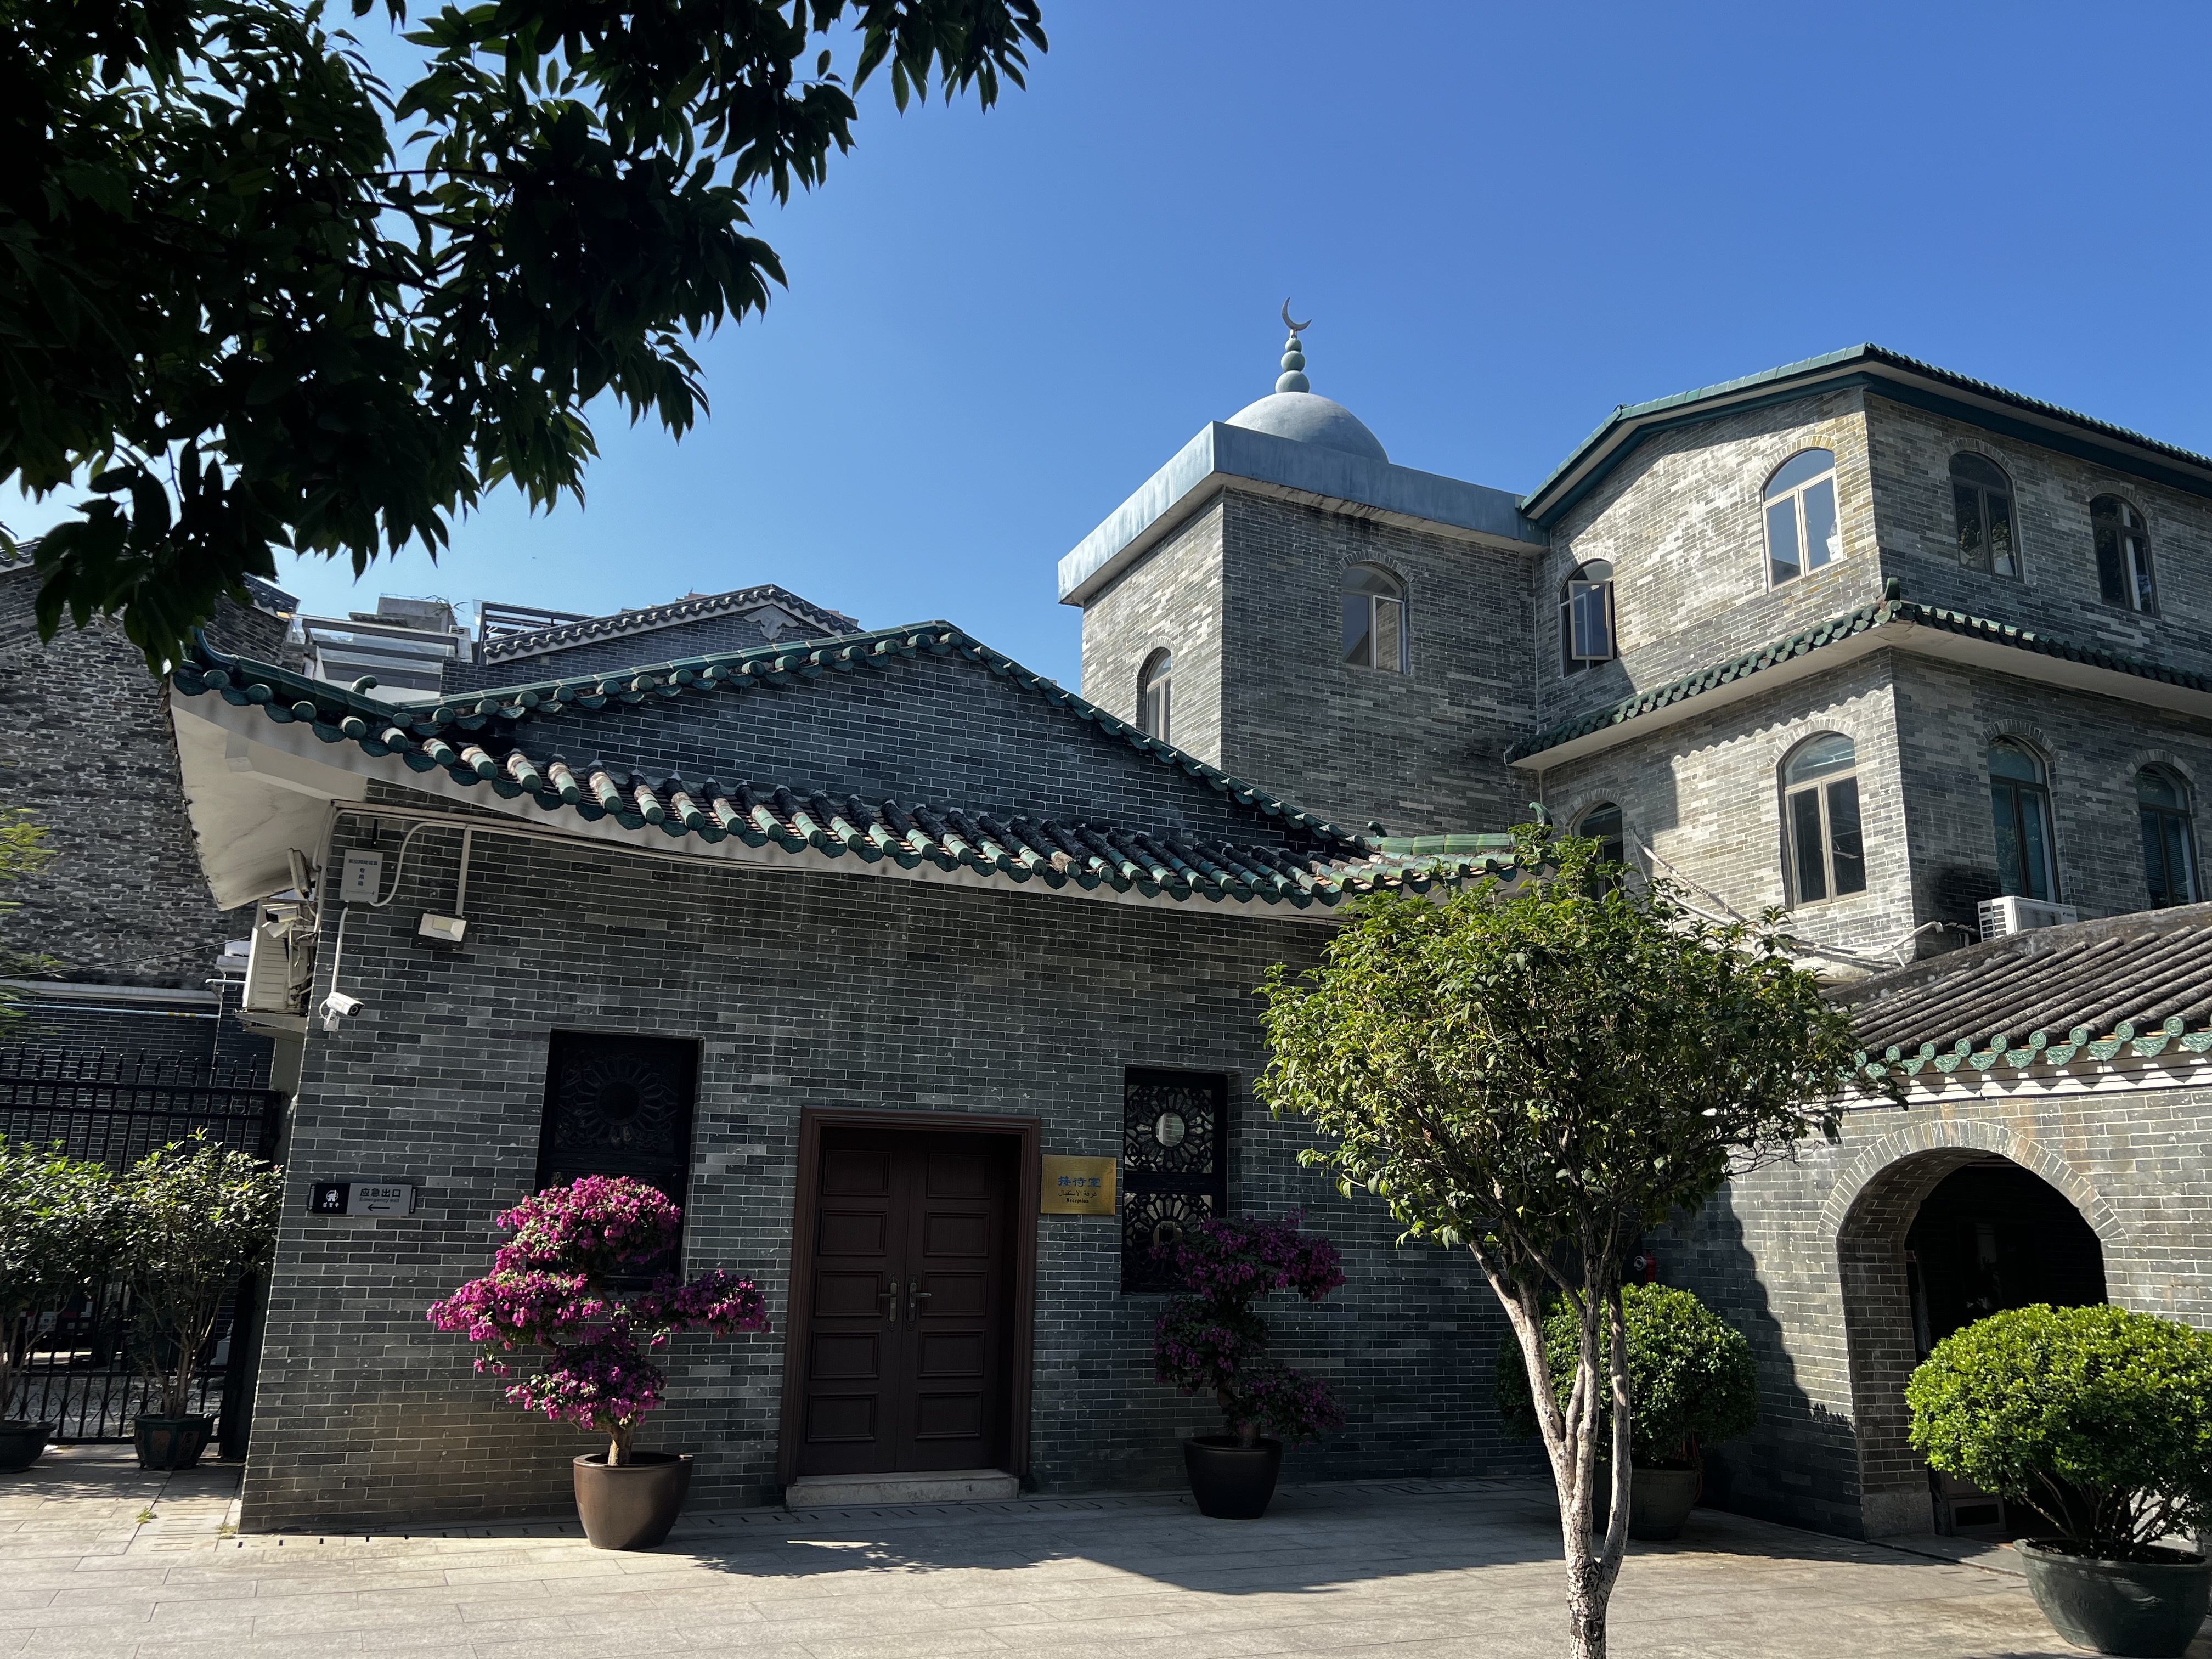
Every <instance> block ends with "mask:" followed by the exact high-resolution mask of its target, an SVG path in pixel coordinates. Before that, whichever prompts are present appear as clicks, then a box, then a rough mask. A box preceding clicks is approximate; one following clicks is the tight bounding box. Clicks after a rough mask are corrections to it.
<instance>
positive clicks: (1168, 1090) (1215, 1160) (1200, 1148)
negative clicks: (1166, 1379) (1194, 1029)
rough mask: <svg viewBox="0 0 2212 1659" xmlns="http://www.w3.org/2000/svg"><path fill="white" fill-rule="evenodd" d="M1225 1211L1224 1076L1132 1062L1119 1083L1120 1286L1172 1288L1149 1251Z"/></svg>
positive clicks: (1169, 1270)
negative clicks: (1167, 1070)
mask: <svg viewBox="0 0 2212 1659" xmlns="http://www.w3.org/2000/svg"><path fill="white" fill-rule="evenodd" d="M1228 1210H1229V1079H1227V1078H1226V1077H1225V1076H1223V1075H1221V1074H1220V1073H1215V1072H1160V1071H1154V1070H1152V1069H1151V1068H1150V1067H1147V1066H1130V1067H1129V1068H1128V1070H1127V1071H1126V1072H1124V1073H1122V1080H1121V1289H1122V1291H1123V1292H1124V1293H1125V1294H1127V1293H1128V1292H1130V1291H1171V1290H1173V1289H1175V1288H1176V1271H1175V1264H1174V1261H1173V1260H1172V1259H1169V1260H1162V1259H1161V1257H1160V1256H1159V1255H1155V1254H1154V1252H1155V1251H1157V1250H1158V1249H1161V1248H1162V1247H1163V1246H1172V1245H1174V1244H1176V1243H1180V1242H1181V1241H1182V1239H1183V1238H1185V1237H1188V1235H1190V1234H1192V1233H1194V1232H1196V1231H1198V1229H1199V1226H1200V1224H1201V1223H1203V1222H1205V1221H1207V1220H1210V1219H1212V1218H1214V1217H1216V1216H1220V1215H1225V1214H1226V1213H1228Z"/></svg>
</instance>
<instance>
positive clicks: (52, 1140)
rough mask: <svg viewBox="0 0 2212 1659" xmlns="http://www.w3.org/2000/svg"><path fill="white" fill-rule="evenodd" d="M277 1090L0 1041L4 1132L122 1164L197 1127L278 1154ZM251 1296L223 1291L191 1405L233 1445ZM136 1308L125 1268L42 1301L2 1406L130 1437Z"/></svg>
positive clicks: (1, 1414)
mask: <svg viewBox="0 0 2212 1659" xmlns="http://www.w3.org/2000/svg"><path fill="white" fill-rule="evenodd" d="M283 1103H284V1097H283V1096H282V1095H279V1094H276V1093H273V1092H271V1091H270V1090H269V1089H268V1088H267V1087H265V1086H264V1085H262V1084H261V1082H260V1080H259V1079H258V1078H257V1077H255V1076H254V1075H253V1073H252V1072H251V1071H248V1070H243V1069H235V1068H229V1067H222V1066H211V1065H208V1064H205V1063H202V1064H198V1065H188V1064H182V1063H179V1062H177V1061H174V1060H134V1059H130V1058H123V1057H118V1056H114V1055H107V1054H76V1053H70V1052H67V1051H56V1050H43V1051H42V1050H35V1049H21V1048H14V1049H0V1135H4V1136H6V1137H7V1138H8V1139H9V1140H11V1141H15V1142H17V1143H19V1144H21V1143H28V1144H31V1145H34V1146H60V1147H61V1149H62V1150H63V1151H64V1152H67V1153H68V1154H69V1155H70V1157H72V1158H90V1159H94V1160H96V1161H97V1162H100V1163H102V1164H106V1165H107V1166H108V1167H109V1168H110V1169H112V1170H125V1169H128V1168H129V1167H130V1166H131V1164H136V1163H137V1162H138V1161H139V1160H140V1159H142V1158H145V1157H146V1156H147V1155H148V1154H149V1153H150V1152H158V1151H159V1150H160V1149H161V1148H162V1147H163V1146H167V1145H168V1144H169V1143H170V1142H172V1141H175V1140H182V1139H186V1138H188V1137H189V1136H191V1134H193V1133H196V1132H197V1133H204V1134H205V1135H206V1136H207V1138H208V1139H210V1140H214V1141H219V1142H221V1143H222V1144H223V1145H225V1146H235V1147H237V1148H239V1149H240V1151H241V1152H251V1153H252V1154H253V1155H254V1156H255V1157H257V1158H273V1157H274V1156H275V1155H276V1150H277V1137H278V1134H279V1133H280V1131H281V1128H282V1126H283ZM258 1299H259V1298H258V1294H256V1292H255V1289H254V1287H252V1286H251V1285H249V1286H247V1287H246V1290H245V1292H244V1294H242V1295H241V1296H240V1297H235V1298H233V1299H231V1300H229V1301H227V1302H226V1303H225V1304H224V1306H223V1309H222V1316H221V1317H220V1318H219V1320H218V1321H217V1322H216V1336H215V1340H214V1342H213V1344H212V1346H211V1347H210V1352H208V1353H207V1354H206V1355H205V1356H204V1357H203V1358H202V1361H201V1364H200V1365H199V1367H198V1370H197V1375H196V1376H195V1377H194V1379H193V1383H192V1400H191V1405H190V1407H188V1409H189V1410H191V1411H193V1412H196V1413H209V1414H214V1415H219V1416H220V1417H221V1419H222V1427H221V1430H220V1433H221V1436H222V1446H223V1449H224V1451H225V1452H226V1453H227V1454H229V1455H236V1454H237V1452H238V1451H240V1450H242V1449H243V1448H244V1444H245V1435H246V1407H247V1405H248V1403H249V1402H248V1395H249V1391H250V1386H251V1375H252V1374H251V1370H250V1364H251V1358H252V1356H251V1353H250V1352H249V1351H250V1349H251V1348H252V1346H253V1345H254V1344H253V1338H254V1333H253V1330H252V1326H253V1325H254V1323H255V1322H254V1320H253V1319H252V1312H253V1310H255V1308H256V1307H257V1306H258ZM241 1312H242V1313H244V1314H245V1315H246V1316H245V1317H240V1314H241ZM133 1313H134V1310H133V1309H132V1307H131V1290H130V1286H129V1285H128V1283H127V1282H126V1281H125V1279H121V1278H120V1277H118V1278H116V1279H111V1280H109V1281H108V1282H106V1283H105V1284H101V1285H95V1286H94V1287H93V1289H92V1290H91V1291H90V1292H89V1293H88V1294H85V1295H82V1296H78V1297H72V1298H71V1299H70V1303H69V1304H67V1305H66V1306H64V1307H60V1308H54V1309H48V1310H42V1311H41V1312H40V1314H39V1315H38V1316H36V1317H34V1318H33V1320H32V1321H31V1322H30V1325H29V1328H28V1329H27V1330H26V1331H24V1332H21V1333H20V1334H18V1335H17V1337H16V1340H18V1341H20V1342H21V1343H23V1344H24V1350H23V1352H21V1353H19V1354H18V1356H17V1358H18V1359H19V1360H20V1361H21V1364H19V1366H18V1368H17V1370H16V1372H15V1376H16V1386H15V1389H14V1390H13V1393H14V1395H15V1398H14V1399H13V1400H9V1401H0V1418H16V1419H26V1420H28V1421H31V1422H34V1423H52V1424H53V1425H55V1437H56V1438H57V1439H60V1440H119V1439H127V1438H128V1437H130V1433H131V1419H133V1418H134V1417H136V1416H137V1415H139V1414H140V1413H143V1412H146V1411H149V1410H151V1409H154V1406H155V1402H154V1401H153V1398H152V1388H153V1385H152V1384H151V1383H149V1381H148V1379H147V1378H146V1377H145V1376H143V1374H142V1372H143V1369H144V1367H143V1365H142V1364H141V1360H142V1358H143V1356H142V1355H141V1354H140V1353H139V1352H137V1349H136V1347H135V1346H134V1342H135V1334H134V1327H135V1324H136V1321H135V1320H134V1317H133ZM0 1340H4V1338H0ZM234 1379H235V1380H234Z"/></svg>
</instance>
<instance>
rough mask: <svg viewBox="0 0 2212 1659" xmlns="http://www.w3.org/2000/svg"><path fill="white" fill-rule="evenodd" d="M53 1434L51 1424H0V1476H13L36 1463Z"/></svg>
mask: <svg viewBox="0 0 2212 1659" xmlns="http://www.w3.org/2000/svg"><path fill="white" fill-rule="evenodd" d="M53 1432H54V1425H52V1424H51V1423H18V1422H14V1421H9V1422H6V1423H0V1474H15V1472H16V1471H17V1470H18V1469H27V1468H30V1467H31V1465H32V1464H33V1463H35V1462H38V1461H39V1459H40V1455H43V1454H44V1453H45V1451H46V1442H47V1441H48V1440H50V1439H52V1437H53Z"/></svg>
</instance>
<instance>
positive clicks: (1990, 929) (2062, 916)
mask: <svg viewBox="0 0 2212 1659" xmlns="http://www.w3.org/2000/svg"><path fill="white" fill-rule="evenodd" d="M1979 909H1980V915H1981V921H1982V937H1983V938H1984V939H2003V938H2004V937H2005V936H2006V935H2008V934H2009V933H2026V932H2027V930H2028V929H2029V928H2031V927H2063V926H2064V925H2065V924H2066V923H2068V922H2069V921H2081V915H2080V914H2079V913H2078V912H2076V911H2075V908H2074V907H2073V906H2072V905H2070V904H2053V903H2051V902H2049V901H2048V900H2046V899H2032V898H2021V897H2020V896H2018V895H2017V894H2010V893H2008V894H2007V895H2006V896H2004V897H2002V898H1993V899H1984V900H1983V901H1982V902H1981V905H1980V907H1979Z"/></svg>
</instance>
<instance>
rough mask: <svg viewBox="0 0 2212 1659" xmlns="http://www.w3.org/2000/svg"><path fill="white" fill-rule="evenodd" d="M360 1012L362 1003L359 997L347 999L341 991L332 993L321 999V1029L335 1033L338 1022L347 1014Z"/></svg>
mask: <svg viewBox="0 0 2212 1659" xmlns="http://www.w3.org/2000/svg"><path fill="white" fill-rule="evenodd" d="M361 1010H362V1001H361V999H360V998H359V997H349V996H348V995H347V994H345V993H344V992H343V991H333V992H331V994H330V995H328V996H326V997H325V998H324V999H323V1029H324V1030H325V1031H335V1030H337V1029H338V1022H339V1021H340V1020H342V1019H343V1018H346V1017H347V1016H348V1015H349V1014H357V1013H359V1012H361Z"/></svg>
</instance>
